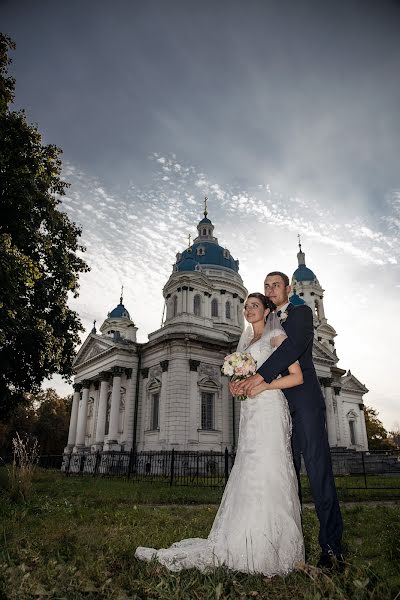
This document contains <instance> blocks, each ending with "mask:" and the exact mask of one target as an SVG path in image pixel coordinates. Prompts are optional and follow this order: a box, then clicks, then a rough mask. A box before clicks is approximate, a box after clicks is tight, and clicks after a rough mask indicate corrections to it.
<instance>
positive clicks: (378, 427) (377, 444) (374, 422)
mask: <svg viewBox="0 0 400 600" xmlns="http://www.w3.org/2000/svg"><path fill="white" fill-rule="evenodd" d="M364 415H365V425H366V428H367V438H368V447H369V449H370V450H392V449H393V448H394V444H393V442H392V440H391V439H390V436H389V434H388V432H387V431H386V429H385V428H384V426H383V423H382V421H380V419H378V415H379V413H378V411H377V410H375V409H374V408H372V407H371V406H366V407H365V408H364Z"/></svg>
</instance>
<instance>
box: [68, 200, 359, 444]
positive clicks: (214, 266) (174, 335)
mask: <svg viewBox="0 0 400 600" xmlns="http://www.w3.org/2000/svg"><path fill="white" fill-rule="evenodd" d="M197 232H198V233H197V237H196V238H195V239H194V240H193V243H192V244H191V243H190V239H189V246H188V248H186V249H185V250H183V251H182V252H178V254H177V255H176V262H175V264H174V265H173V270H172V273H171V275H170V277H169V279H168V281H167V282H166V284H165V286H164V289H163V296H164V300H165V311H164V317H163V323H162V326H161V328H160V329H157V330H156V331H154V332H153V333H150V334H149V336H148V342H146V343H138V342H137V341H136V333H137V327H136V326H135V323H134V321H133V319H132V318H131V315H130V313H129V312H128V310H127V308H126V307H125V306H124V304H123V297H122V295H121V298H120V303H119V304H118V306H116V307H115V308H114V309H113V310H111V312H109V313H108V315H107V318H106V319H105V320H104V322H103V324H102V325H101V327H100V331H99V332H98V331H96V328H95V327H93V329H92V331H91V333H90V334H89V336H88V337H87V339H86V340H85V342H84V343H83V344H82V346H81V348H80V350H79V352H78V354H77V356H76V359H75V362H74V371H75V383H74V396H73V403H72V410H71V418H70V426H69V435H68V443H67V446H66V448H65V453H67V454H71V453H78V454H82V453H85V454H86V453H93V452H96V451H129V450H132V449H134V450H135V451H137V452H141V451H160V450H167V451H168V450H172V449H175V450H181V451H194V452H196V451H202V452H210V451H213V452H222V451H224V450H225V448H227V449H228V451H229V452H231V451H234V450H235V447H236V444H237V439H238V424H239V416H240V401H238V400H236V399H234V398H232V396H231V395H230V392H229V388H228V383H229V379H228V378H227V377H226V376H223V375H222V374H221V366H222V363H223V360H224V357H225V356H226V355H227V354H230V353H231V352H233V351H235V349H236V345H237V342H238V339H239V336H240V333H241V331H242V329H243V326H244V320H243V304H244V301H245V298H246V295H247V290H246V288H245V286H244V284H243V281H242V278H241V276H240V274H239V261H238V260H235V259H234V258H233V257H232V256H231V254H230V252H229V250H228V249H227V248H224V247H222V246H220V245H219V244H218V239H217V238H216V237H215V235H214V225H213V223H212V222H211V220H210V219H209V218H208V213H207V207H206V208H205V210H204V217H203V218H202V219H201V220H200V222H199V223H198V225H197ZM297 261H298V266H297V268H296V270H295V271H294V273H293V276H292V282H291V283H292V295H291V297H290V301H291V302H292V303H293V304H295V305H296V304H304V303H306V304H308V306H310V307H311V309H312V311H313V314H314V327H315V340H314V350H313V356H314V363H315V367H316V371H317V375H318V378H319V381H320V383H321V387H322V391H323V394H324V397H325V402H326V416H327V430H328V438H329V444H330V446H331V448H335V449H338V450H339V449H351V450H357V451H360V450H368V442H367V434H366V427H365V419H364V412H363V409H364V404H363V395H364V394H365V393H367V392H368V390H367V389H366V387H365V386H364V385H363V384H361V383H360V381H358V379H357V378H356V377H355V376H354V375H353V374H352V373H351V372H350V370H344V369H341V368H339V367H338V366H337V363H338V361H339V359H338V356H337V354H336V349H335V337H336V335H337V334H336V331H335V329H334V328H333V327H332V325H330V324H329V323H328V320H327V318H326V316H325V311H324V290H323V289H322V287H321V285H320V283H319V280H318V279H317V277H316V275H315V274H314V272H313V271H312V270H311V269H310V268H309V267H307V266H306V261H305V254H304V252H303V251H302V248H301V244H300V243H299V252H298V254H297Z"/></svg>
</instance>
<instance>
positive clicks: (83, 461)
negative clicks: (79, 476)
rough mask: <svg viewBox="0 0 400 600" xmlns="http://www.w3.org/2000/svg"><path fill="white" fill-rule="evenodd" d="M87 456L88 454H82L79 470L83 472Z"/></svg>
mask: <svg viewBox="0 0 400 600" xmlns="http://www.w3.org/2000/svg"><path fill="white" fill-rule="evenodd" d="M85 458H86V454H81V462H80V464H79V472H80V473H83V469H84V467H85Z"/></svg>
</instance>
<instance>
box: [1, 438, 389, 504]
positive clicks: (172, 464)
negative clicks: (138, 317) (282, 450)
mask: <svg viewBox="0 0 400 600" xmlns="http://www.w3.org/2000/svg"><path fill="white" fill-rule="evenodd" d="M3 459H4V461H5V462H10V460H12V457H10V456H8V457H5V456H3ZM234 461H235V454H234V453H230V452H229V451H228V449H225V452H222V453H219V452H183V451H176V450H171V451H160V452H135V451H133V450H132V451H130V452H116V451H110V452H102V451H99V452H93V453H91V452H87V453H81V454H64V455H51V454H45V455H42V456H40V458H39V461H38V466H39V467H41V468H44V469H57V470H61V471H62V472H63V473H64V474H65V475H66V476H82V475H91V476H99V477H107V478H112V477H123V478H126V479H129V480H132V481H146V482H158V483H165V484H169V485H170V486H173V485H186V486H211V487H217V486H219V487H223V486H224V485H225V483H226V482H227V480H228V477H229V474H230V472H231V469H232V466H233V464H234ZM332 464H333V471H334V475H335V478H336V484H337V487H338V490H339V493H340V490H370V491H374V490H393V491H396V494H395V496H396V497H397V492H399V494H400V450H391V451H370V452H355V451H349V450H344V451H337V450H334V451H332ZM304 474H305V471H304ZM303 487H304V491H305V492H306V493H307V491H308V492H309V489H308V480H307V478H306V477H304V478H303Z"/></svg>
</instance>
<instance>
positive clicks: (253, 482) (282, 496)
mask: <svg viewBox="0 0 400 600" xmlns="http://www.w3.org/2000/svg"><path fill="white" fill-rule="evenodd" d="M247 352H250V353H251V354H252V356H253V358H254V359H255V360H256V361H257V364H261V363H262V362H263V361H264V360H265V359H266V357H267V356H266V354H265V351H263V352H261V340H259V341H258V342H255V343H254V344H252V345H251V346H249V347H248V349H247ZM270 352H271V349H270V350H269V352H268V353H270ZM262 355H263V356H262ZM290 435H291V419H290V414H289V409H288V406H287V401H286V398H285V396H284V395H283V393H282V392H281V391H280V390H267V391H265V392H262V393H261V394H259V395H258V396H257V397H255V398H253V399H247V400H245V401H243V402H242V404H241V411H240V427H239V439H238V447H237V453H236V459H235V464H234V466H233V468H232V471H231V474H230V477H229V480H228V482H227V485H226V487H225V491H224V495H223V497H222V500H221V504H220V506H219V509H218V512H217V515H216V517H215V520H214V523H213V526H212V528H211V531H210V534H209V536H208V538H207V539H201V538H191V539H186V540H182V541H180V542H176V543H175V544H173V545H172V546H171V547H170V548H165V549H161V550H156V549H154V548H144V547H139V548H137V550H136V553H135V556H136V558H138V559H140V560H147V561H149V560H152V559H155V560H157V561H158V562H160V563H161V564H163V565H165V566H166V567H167V568H168V569H169V570H171V571H180V570H181V569H190V568H196V569H199V570H200V571H206V570H209V569H210V568H213V567H217V566H221V565H225V566H226V567H228V568H229V569H232V570H237V571H243V572H245V573H263V574H264V575H267V576H273V575H285V574H287V573H289V572H290V571H293V570H294V569H295V568H296V565H298V564H299V563H304V541H303V534H302V528H301V511H300V503H299V497H298V490H297V479H296V474H295V470H294V466H293V461H292V452H291V445H290Z"/></svg>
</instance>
